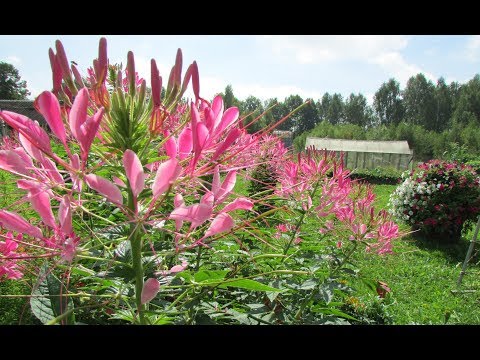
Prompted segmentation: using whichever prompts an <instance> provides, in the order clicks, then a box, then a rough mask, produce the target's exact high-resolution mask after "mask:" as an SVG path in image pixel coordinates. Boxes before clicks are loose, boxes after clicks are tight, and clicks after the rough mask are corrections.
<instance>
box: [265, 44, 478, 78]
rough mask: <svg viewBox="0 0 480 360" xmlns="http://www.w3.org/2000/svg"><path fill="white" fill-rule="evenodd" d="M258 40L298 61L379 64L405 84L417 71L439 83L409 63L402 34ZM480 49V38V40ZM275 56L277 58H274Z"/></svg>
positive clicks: (282, 56) (274, 52) (431, 75)
mask: <svg viewBox="0 0 480 360" xmlns="http://www.w3.org/2000/svg"><path fill="white" fill-rule="evenodd" d="M258 41H259V42H261V43H263V45H265V46H269V47H270V49H271V51H272V53H273V54H274V55H275V57H276V58H279V59H282V60H283V61H290V62H291V61H292V60H293V61H294V62H296V63H298V64H319V63H327V62H334V61H335V62H338V61H359V62H363V63H367V64H373V65H377V66H379V67H380V68H381V69H382V70H383V71H385V72H386V73H387V76H388V77H394V78H396V79H397V80H399V82H400V83H401V84H402V85H405V84H406V82H407V81H408V79H409V78H410V77H411V76H413V75H416V74H418V73H420V72H421V73H423V74H424V75H425V77H426V78H427V79H430V80H432V81H434V82H436V80H437V79H436V77H435V76H434V75H433V74H431V73H429V72H427V71H424V70H422V69H421V68H420V67H419V66H417V65H415V64H411V63H408V62H407V61H406V60H405V58H404V57H403V55H402V53H401V52H402V51H403V50H404V49H405V48H406V47H407V45H408V42H409V37H408V36H403V35H381V36H380V35H348V36H347V35H332V36H330V35H328V36H325V35H314V36H303V35H292V36H290V35H285V36H283V35H282V36H261V37H258ZM478 48H479V50H480V38H479V39H478ZM272 58H274V57H272Z"/></svg>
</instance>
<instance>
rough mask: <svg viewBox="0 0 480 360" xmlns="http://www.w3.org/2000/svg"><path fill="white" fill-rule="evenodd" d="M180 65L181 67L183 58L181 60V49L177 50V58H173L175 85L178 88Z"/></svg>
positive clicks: (180, 72)
mask: <svg viewBox="0 0 480 360" xmlns="http://www.w3.org/2000/svg"><path fill="white" fill-rule="evenodd" d="M182 65H183V58H182V49H180V48H179V49H178V50H177V56H176V58H175V75H174V76H175V85H176V86H177V87H180V84H181V81H182Z"/></svg>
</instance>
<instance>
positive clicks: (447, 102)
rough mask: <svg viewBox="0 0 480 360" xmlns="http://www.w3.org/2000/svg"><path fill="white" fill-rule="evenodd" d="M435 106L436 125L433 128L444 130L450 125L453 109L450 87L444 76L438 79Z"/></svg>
mask: <svg viewBox="0 0 480 360" xmlns="http://www.w3.org/2000/svg"><path fill="white" fill-rule="evenodd" d="M435 107H436V111H435V126H434V128H433V130H435V131H443V130H445V129H446V128H447V127H448V124H449V122H450V118H451V116H452V110H453V106H452V96H451V94H450V88H449V87H448V85H447V84H446V83H445V79H444V78H443V77H441V78H440V79H438V81H437V86H436V88H435Z"/></svg>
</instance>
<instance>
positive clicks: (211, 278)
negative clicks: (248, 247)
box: [193, 270, 229, 283]
mask: <svg viewBox="0 0 480 360" xmlns="http://www.w3.org/2000/svg"><path fill="white" fill-rule="evenodd" d="M228 272H229V270H200V271H198V272H196V273H195V275H194V276H193V278H194V280H195V281H196V282H202V283H205V282H219V280H223V279H224V278H225V275H227V273H228Z"/></svg>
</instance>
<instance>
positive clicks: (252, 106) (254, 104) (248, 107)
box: [239, 95, 264, 134]
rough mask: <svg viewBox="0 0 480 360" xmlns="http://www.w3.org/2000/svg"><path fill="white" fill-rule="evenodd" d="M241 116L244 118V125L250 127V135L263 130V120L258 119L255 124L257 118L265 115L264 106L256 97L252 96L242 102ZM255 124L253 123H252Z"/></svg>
mask: <svg viewBox="0 0 480 360" xmlns="http://www.w3.org/2000/svg"><path fill="white" fill-rule="evenodd" d="M239 110H240V116H244V119H243V125H244V126H247V125H248V124H250V123H251V124H250V125H249V127H248V128H247V131H248V132H249V133H251V134H252V133H255V132H257V131H258V130H260V129H261V128H262V122H264V121H261V119H257V120H256V121H255V122H253V121H254V120H255V119H256V118H258V117H259V116H260V115H261V114H262V113H263V111H264V110H263V104H262V102H261V100H260V99H258V98H256V97H255V96H252V95H250V96H249V97H247V98H246V99H245V101H242V102H241V103H240V106H239ZM252 122H253V123H252Z"/></svg>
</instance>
